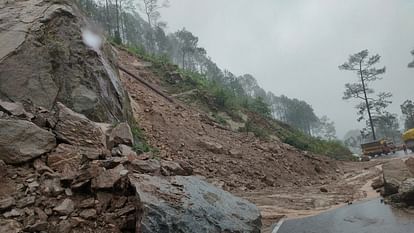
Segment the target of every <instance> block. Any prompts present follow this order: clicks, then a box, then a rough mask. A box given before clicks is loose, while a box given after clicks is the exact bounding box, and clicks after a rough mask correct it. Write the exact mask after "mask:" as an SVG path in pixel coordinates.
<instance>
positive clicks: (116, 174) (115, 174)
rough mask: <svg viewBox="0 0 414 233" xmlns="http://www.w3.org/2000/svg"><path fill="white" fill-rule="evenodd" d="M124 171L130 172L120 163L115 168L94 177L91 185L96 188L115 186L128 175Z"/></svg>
mask: <svg viewBox="0 0 414 233" xmlns="http://www.w3.org/2000/svg"><path fill="white" fill-rule="evenodd" d="M124 171H126V172H128V171H127V170H126V169H125V168H124V166H122V165H118V166H117V167H115V168H114V169H109V170H104V171H102V172H101V173H100V174H99V175H98V176H97V177H95V178H94V179H92V184H91V187H92V188H94V189H110V188H113V187H114V185H115V184H116V182H118V181H119V180H120V179H121V178H122V177H123V176H125V175H126V173H124Z"/></svg>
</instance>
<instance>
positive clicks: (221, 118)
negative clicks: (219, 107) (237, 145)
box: [213, 113, 227, 125]
mask: <svg viewBox="0 0 414 233" xmlns="http://www.w3.org/2000/svg"><path fill="white" fill-rule="evenodd" d="M213 117H214V119H215V120H216V121H217V122H218V123H220V124H222V125H225V124H227V121H226V119H224V118H223V117H222V116H220V115H219V114H217V113H213Z"/></svg>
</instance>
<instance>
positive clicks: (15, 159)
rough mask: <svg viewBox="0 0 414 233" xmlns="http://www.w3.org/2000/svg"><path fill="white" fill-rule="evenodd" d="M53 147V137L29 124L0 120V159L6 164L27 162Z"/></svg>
mask: <svg viewBox="0 0 414 233" xmlns="http://www.w3.org/2000/svg"><path fill="white" fill-rule="evenodd" d="M55 146H56V140H55V135H53V133H51V132H49V131H47V130H44V129H41V128H39V127H38V126H36V125H35V124H33V123H31V122H28V121H23V120H3V119H0V159H1V160H3V161H4V162H6V163H9V164H18V163H23V162H27V161H29V160H31V159H34V158H37V157H39V156H40V155H42V154H45V153H47V152H49V151H51V150H52V149H53V148H54V147H55Z"/></svg>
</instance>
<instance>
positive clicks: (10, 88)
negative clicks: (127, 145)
mask: <svg viewBox="0 0 414 233" xmlns="http://www.w3.org/2000/svg"><path fill="white" fill-rule="evenodd" d="M0 11H1V12H0V13H1V14H0V22H1V25H2V29H3V30H2V31H1V33H0V99H2V100H7V101H11V102H23V101H27V100H30V101H31V102H32V103H33V104H35V105H36V106H42V107H44V108H46V109H49V110H50V109H52V108H53V107H55V104H56V102H57V101H60V102H62V103H64V104H65V105H66V106H68V107H69V108H71V109H73V110H74V111H76V112H80V113H82V114H85V115H86V116H87V117H88V118H90V119H92V120H94V121H100V122H105V121H106V122H111V121H117V120H120V121H126V120H127V119H128V117H129V116H130V114H131V110H130V105H129V100H128V96H127V95H126V94H125V93H124V90H123V89H122V87H121V85H119V83H120V81H119V77H118V73H117V69H114V65H113V62H111V60H114V59H112V57H113V51H112V48H111V46H109V45H108V44H107V43H106V42H104V41H103V43H102V46H101V47H100V48H99V49H100V50H99V51H95V50H93V48H90V47H88V46H87V45H86V44H85V43H83V40H82V32H83V30H84V29H85V28H87V26H88V21H87V20H86V19H85V18H84V17H83V16H82V15H81V14H80V11H79V10H78V9H77V7H75V6H74V4H73V3H72V2H70V1H46V0H29V1H16V0H8V1H2V2H0Z"/></svg>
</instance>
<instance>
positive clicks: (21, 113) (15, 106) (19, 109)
mask: <svg viewBox="0 0 414 233" xmlns="http://www.w3.org/2000/svg"><path fill="white" fill-rule="evenodd" d="M0 110H1V111H3V112H6V113H8V114H10V115H13V116H17V117H27V118H31V117H33V115H31V114H28V113H27V112H26V111H25V110H24V107H23V104H21V103H19V102H17V103H12V102H7V101H3V100H0Z"/></svg>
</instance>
